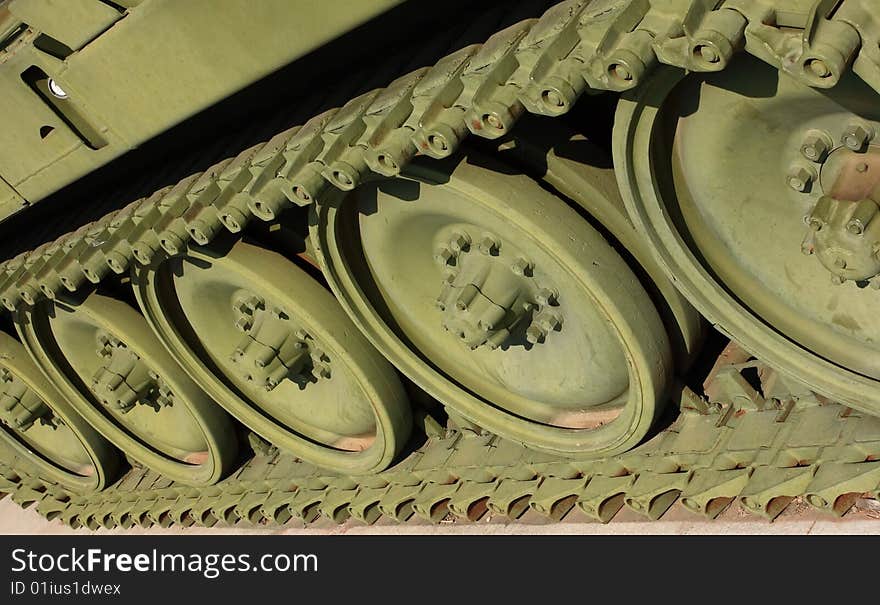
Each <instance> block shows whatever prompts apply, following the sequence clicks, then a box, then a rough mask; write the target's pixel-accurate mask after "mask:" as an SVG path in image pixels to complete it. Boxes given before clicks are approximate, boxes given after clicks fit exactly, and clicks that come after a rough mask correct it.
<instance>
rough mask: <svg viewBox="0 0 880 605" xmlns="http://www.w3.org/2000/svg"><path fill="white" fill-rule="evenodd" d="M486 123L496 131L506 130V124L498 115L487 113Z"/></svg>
mask: <svg viewBox="0 0 880 605" xmlns="http://www.w3.org/2000/svg"><path fill="white" fill-rule="evenodd" d="M484 121H485V122H486V124H487V125H488V126H489V127H491V128H494V129H495V130H504V122H502V121H501V118H500V117H499V116H498V114H497V113H487V114H486V117H485V119H484Z"/></svg>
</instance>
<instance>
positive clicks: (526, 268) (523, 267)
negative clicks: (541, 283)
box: [510, 257, 534, 277]
mask: <svg viewBox="0 0 880 605" xmlns="http://www.w3.org/2000/svg"><path fill="white" fill-rule="evenodd" d="M510 268H511V270H512V271H513V272H514V273H515V274H516V275H522V276H525V277H530V276H531V275H532V269H534V265H532V263H531V262H529V261H528V260H526V259H524V258H522V257H520V258H518V259H516V260H515V261H514V262H513V265H511V267H510Z"/></svg>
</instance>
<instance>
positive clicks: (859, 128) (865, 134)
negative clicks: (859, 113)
mask: <svg viewBox="0 0 880 605" xmlns="http://www.w3.org/2000/svg"><path fill="white" fill-rule="evenodd" d="M873 138H874V131H873V129H871V128H870V127H868V126H863V125H862V124H850V126H849V127H848V128H847V129H846V131H845V132H844V133H843V137H842V138H841V141H842V142H843V144H844V145H846V147H847V148H848V149H851V150H853V151H862V150H864V149H865V145H867V144H868V142H869V141H870V140H871V139H873Z"/></svg>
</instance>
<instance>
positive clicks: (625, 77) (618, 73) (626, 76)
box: [608, 63, 633, 82]
mask: <svg viewBox="0 0 880 605" xmlns="http://www.w3.org/2000/svg"><path fill="white" fill-rule="evenodd" d="M608 71H609V73H610V74H611V75H612V76H613V77H614V78H616V79H617V80H620V81H621V82H630V81H632V79H633V77H632V73H631V72H630V70H629V69H627V67H626V66H625V65H623V64H622V63H615V64H613V65H612V66H611V68H610V69H609V70H608Z"/></svg>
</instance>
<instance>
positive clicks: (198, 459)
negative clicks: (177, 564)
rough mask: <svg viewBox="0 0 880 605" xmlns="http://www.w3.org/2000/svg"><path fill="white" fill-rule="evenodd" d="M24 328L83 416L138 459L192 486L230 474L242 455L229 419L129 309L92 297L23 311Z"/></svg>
mask: <svg viewBox="0 0 880 605" xmlns="http://www.w3.org/2000/svg"><path fill="white" fill-rule="evenodd" d="M50 305H51V306H50ZM16 327H17V329H18V333H19V336H20V337H21V339H22V342H23V343H24V345H25V347H26V348H27V350H28V352H29V353H30V355H31V356H32V357H33V359H34V361H35V362H36V363H37V365H38V366H39V367H40V369H42V370H43V372H45V373H46V374H47V375H48V376H49V377H50V378H51V379H52V381H53V383H54V384H55V385H56V386H57V387H58V388H59V390H60V391H61V392H62V393H63V394H64V395H65V396H66V397H67V399H68V400H69V401H70V402H71V404H72V405H73V407H74V408H75V409H76V410H77V412H79V413H80V414H81V415H82V416H83V417H84V418H85V419H86V420H87V421H88V422H89V423H90V424H92V426H94V427H95V428H96V429H98V430H99V431H100V432H101V433H102V434H103V435H104V436H105V437H106V438H107V439H108V440H109V441H111V442H112V443H114V444H115V445H116V446H117V447H119V448H120V449H121V450H122V451H124V452H125V453H126V454H128V455H129V456H131V457H132V458H133V459H135V460H137V461H139V462H140V463H142V464H145V465H147V466H148V467H150V468H153V469H156V470H157V471H159V472H161V473H162V474H163V475H166V476H168V477H171V478H173V479H174V480H176V481H180V482H182V483H185V484H192V485H210V484H212V483H215V482H216V481H218V480H219V479H220V478H222V477H223V476H224V475H225V474H226V472H227V471H228V470H229V469H230V467H231V465H232V463H233V462H234V461H235V459H236V455H237V449H238V448H237V441H236V435H235V433H234V432H233V427H232V425H231V423H230V422H229V419H228V417H227V416H226V413H225V412H224V411H223V410H222V409H220V408H219V407H217V406H216V405H215V404H214V403H213V402H212V401H211V399H210V398H209V397H208V396H207V395H206V394H205V393H204V392H203V391H202V390H201V389H200V388H199V387H198V386H196V384H195V383H194V382H193V381H192V379H190V378H189V376H187V375H186V374H185V373H184V372H183V371H182V370H181V369H180V367H179V366H178V365H177V363H176V362H175V361H174V360H173V358H171V356H170V355H169V354H168V353H167V352H166V351H165V349H164V347H163V346H162V344H161V343H160V342H159V340H158V339H157V338H156V337H155V336H154V335H153V333H152V332H151V331H150V329H149V327H148V326H147V323H146V321H145V320H144V318H143V317H142V316H141V315H140V314H139V313H137V311H135V310H134V309H133V308H131V307H130V306H129V305H128V304H126V303H124V302H121V301H119V300H116V299H114V298H111V297H109V296H105V295H102V294H97V293H91V294H89V295H88V296H87V297H85V299H84V300H81V301H70V302H68V301H61V300H58V301H55V302H54V303H50V304H44V305H39V306H37V307H35V308H32V309H30V310H28V311H25V312H23V313H21V314H20V315H19V317H18V321H17V324H16Z"/></svg>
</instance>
